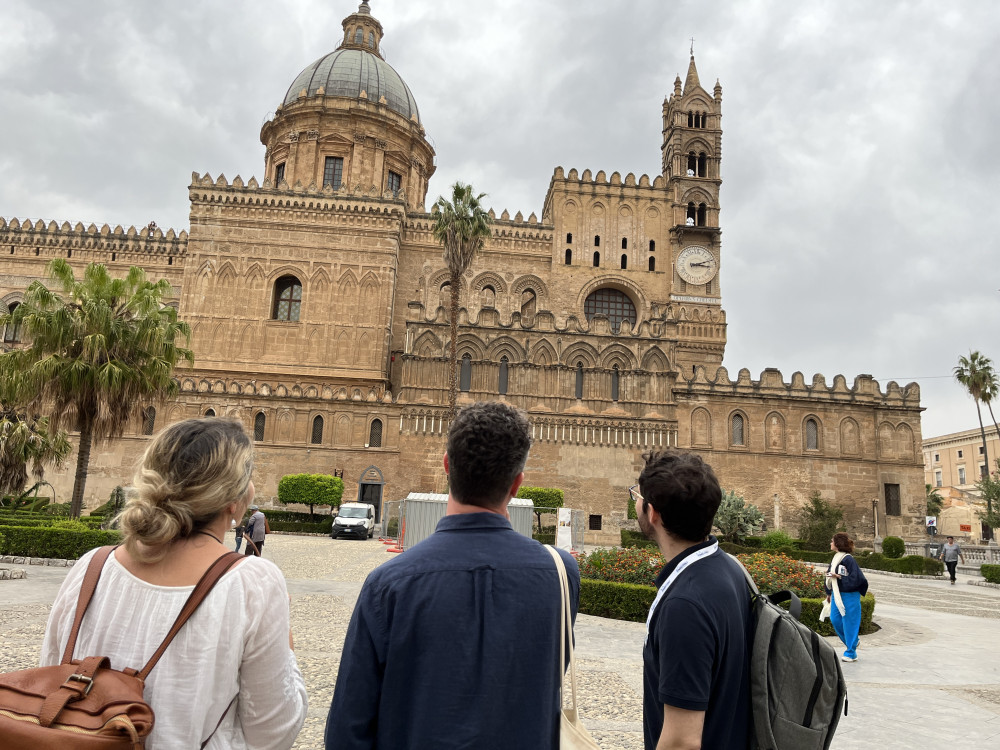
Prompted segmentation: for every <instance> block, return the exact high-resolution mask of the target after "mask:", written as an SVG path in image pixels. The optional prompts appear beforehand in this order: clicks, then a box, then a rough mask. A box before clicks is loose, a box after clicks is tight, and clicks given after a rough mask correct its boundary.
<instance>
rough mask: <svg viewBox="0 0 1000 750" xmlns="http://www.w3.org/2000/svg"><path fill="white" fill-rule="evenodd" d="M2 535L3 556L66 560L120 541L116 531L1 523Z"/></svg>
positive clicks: (0, 552) (74, 558) (1, 548)
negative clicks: (76, 529)
mask: <svg viewBox="0 0 1000 750" xmlns="http://www.w3.org/2000/svg"><path fill="white" fill-rule="evenodd" d="M0 534H2V536H3V544H2V546H0V554H2V555H14V556H16V557H51V558H57V559H63V560H76V559H78V558H79V557H80V556H81V555H83V554H85V553H86V552H89V551H90V550H92V549H94V547H103V546H105V545H108V544H118V543H119V542H120V541H121V534H119V533H118V532H117V531H70V530H69V529H53V528H51V527H36V528H32V527H28V526H0Z"/></svg>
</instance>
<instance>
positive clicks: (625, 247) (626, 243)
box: [622, 237, 628, 250]
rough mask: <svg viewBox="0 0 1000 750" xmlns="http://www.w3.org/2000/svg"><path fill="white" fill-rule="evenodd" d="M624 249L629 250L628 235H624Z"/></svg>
mask: <svg viewBox="0 0 1000 750" xmlns="http://www.w3.org/2000/svg"><path fill="white" fill-rule="evenodd" d="M622 250H628V237H622Z"/></svg>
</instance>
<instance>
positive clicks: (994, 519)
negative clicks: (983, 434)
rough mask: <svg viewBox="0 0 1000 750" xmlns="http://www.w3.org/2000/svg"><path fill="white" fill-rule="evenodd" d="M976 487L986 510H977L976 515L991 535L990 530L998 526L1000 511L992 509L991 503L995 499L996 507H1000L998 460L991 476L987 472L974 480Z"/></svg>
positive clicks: (999, 470)
mask: <svg viewBox="0 0 1000 750" xmlns="http://www.w3.org/2000/svg"><path fill="white" fill-rule="evenodd" d="M976 488H977V489H978V490H979V492H980V493H982V496H983V498H985V500H986V512H985V513H984V512H983V511H979V513H978V515H979V518H980V520H982V522H983V523H984V524H986V525H987V526H988V527H989V528H990V533H991V537H992V530H993V529H997V528H1000V512H997V511H996V510H994V505H993V502H994V501H997V502H998V506H997V507H1000V460H997V472H996V473H995V474H993V476H990V475H989V474H987V475H986V476H985V477H983V478H982V479H980V480H979V481H978V482H976Z"/></svg>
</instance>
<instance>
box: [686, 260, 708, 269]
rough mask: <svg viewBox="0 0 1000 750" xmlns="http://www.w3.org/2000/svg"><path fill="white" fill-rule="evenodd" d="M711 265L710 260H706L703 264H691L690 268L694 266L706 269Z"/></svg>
mask: <svg viewBox="0 0 1000 750" xmlns="http://www.w3.org/2000/svg"><path fill="white" fill-rule="evenodd" d="M711 265H712V261H710V260H706V261H705V262H704V263H692V264H691V266H692V268H693V267H694V266H701V267H702V268H707V267H709V266H711Z"/></svg>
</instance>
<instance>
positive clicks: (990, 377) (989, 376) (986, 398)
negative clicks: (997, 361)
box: [979, 357, 1000, 439]
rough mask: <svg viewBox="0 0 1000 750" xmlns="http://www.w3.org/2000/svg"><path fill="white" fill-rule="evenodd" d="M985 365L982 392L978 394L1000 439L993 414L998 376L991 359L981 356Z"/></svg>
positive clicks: (999, 384)
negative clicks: (988, 411)
mask: <svg viewBox="0 0 1000 750" xmlns="http://www.w3.org/2000/svg"><path fill="white" fill-rule="evenodd" d="M983 361H984V362H985V365H984V366H983V368H982V372H983V376H982V380H983V392H982V394H981V395H980V397H979V398H980V399H981V400H982V402H983V403H984V404H986V408H987V409H989V410H990V419H992V420H993V429H994V430H996V433H997V438H998V439H1000V425H997V418H996V416H994V414H993V400H994V399H995V398H997V397H1000V377H997V372H996V370H995V369H994V368H993V361H992V360H990V359H988V358H986V357H983Z"/></svg>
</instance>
